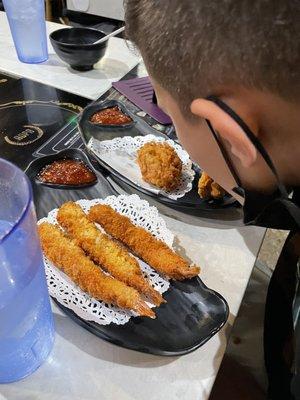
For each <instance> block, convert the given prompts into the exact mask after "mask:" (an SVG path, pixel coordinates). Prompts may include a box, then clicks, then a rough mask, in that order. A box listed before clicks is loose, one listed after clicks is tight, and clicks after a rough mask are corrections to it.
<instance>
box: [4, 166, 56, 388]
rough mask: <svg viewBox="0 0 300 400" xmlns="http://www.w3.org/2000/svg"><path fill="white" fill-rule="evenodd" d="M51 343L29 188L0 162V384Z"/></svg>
mask: <svg viewBox="0 0 300 400" xmlns="http://www.w3.org/2000/svg"><path fill="white" fill-rule="evenodd" d="M53 341H54V324H53V318H52V312H51V306H50V301H49V295H48V289H47V283H46V277H45V270H44V264H43V258H42V252H41V248H40V242H39V238H38V234H37V228H36V216H35V210H34V206H33V202H32V189H31V185H30V182H29V180H28V178H27V176H26V175H25V174H24V173H23V172H22V171H21V170H20V169H18V168H17V167H15V166H14V165H13V164H11V163H9V162H8V161H5V160H3V159H0V383H8V382H13V381H16V380H18V379H21V378H24V377H25V376H27V375H29V374H31V373H32V372H33V371H34V370H36V369H37V368H38V367H39V366H40V365H41V363H42V362H43V361H44V360H45V359H46V358H47V356H48V354H49V352H50V350H51V348H52V346H53ZM0 391H1V389H0Z"/></svg>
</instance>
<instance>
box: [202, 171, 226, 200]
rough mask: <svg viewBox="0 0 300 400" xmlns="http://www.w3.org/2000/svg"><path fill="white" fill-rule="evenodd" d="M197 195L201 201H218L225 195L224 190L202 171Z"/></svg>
mask: <svg viewBox="0 0 300 400" xmlns="http://www.w3.org/2000/svg"><path fill="white" fill-rule="evenodd" d="M198 193H199V196H200V197H201V198H202V199H210V198H214V199H220V198H222V197H223V196H224V195H225V190H224V189H223V188H222V187H221V186H220V185H219V184H218V183H217V182H215V181H214V180H213V179H212V178H211V177H210V176H208V175H207V173H206V172H204V171H203V172H202V174H201V177H200V179H199V182H198Z"/></svg>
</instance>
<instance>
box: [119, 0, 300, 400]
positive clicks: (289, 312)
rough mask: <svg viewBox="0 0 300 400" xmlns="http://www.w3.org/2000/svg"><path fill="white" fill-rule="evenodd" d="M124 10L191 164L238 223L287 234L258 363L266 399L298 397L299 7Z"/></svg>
mask: <svg viewBox="0 0 300 400" xmlns="http://www.w3.org/2000/svg"><path fill="white" fill-rule="evenodd" d="M125 10H126V12H125V21H126V31H127V36H128V39H129V40H131V41H132V42H133V43H134V44H135V45H136V46H137V48H138V49H139V50H140V52H141V54H142V57H143V59H144V62H145V64H146V67H147V69H148V71H149V75H150V78H151V80H152V83H153V86H154V88H155V92H156V94H157V98H158V103H159V106H160V107H161V108H162V109H163V110H164V111H165V112H166V113H167V114H169V116H170V117H171V118H172V121H173V123H174V125H175V128H176V132H177V134H178V137H179V139H180V141H181V143H182V145H183V146H184V147H185V148H186V150H187V151H188V152H189V153H190V156H191V158H192V159H193V160H194V161H195V162H197V163H198V164H199V165H200V166H201V167H202V168H203V169H204V170H205V171H206V172H207V173H208V174H209V175H210V176H211V177H212V178H213V179H214V180H216V181H217V182H218V183H219V184H220V185H221V186H223V187H224V188H225V189H226V190H227V191H228V192H229V193H231V194H232V195H233V196H235V197H236V198H237V199H238V200H239V201H240V202H241V203H242V204H243V210H244V222H245V223H246V224H256V225H260V226H266V227H274V228H281V229H289V230H291V233H290V236H289V239H288V241H287V242H286V245H285V248H284V250H283V252H282V254H281V257H280V260H279V263H278V266H277V267H276V270H275V272H274V274H273V277H272V280H271V283H270V287H269V292H268V298H267V304H266V318H265V359H266V367H267V372H268V376H269V398H270V399H280V400H288V399H292V398H296V399H300V388H299V386H300V371H299V368H300V327H299V318H298V314H299V308H300V305H299V299H300V297H299V295H298V296H297V295H296V293H297V282H298V278H297V263H298V264H299V256H300V238H299V236H300V235H299V229H300V209H299V205H300V189H299V187H300V134H299V126H300V68H299V66H300V30H299V21H300V1H298V0H286V1H277V0H256V1H251V0H219V1H217V0H210V1H206V0H184V1H183V0H127V1H125ZM292 343H296V345H295V346H293V345H292ZM289 345H290V347H289ZM291 354H292V357H290V355H291ZM292 392H293V394H292Z"/></svg>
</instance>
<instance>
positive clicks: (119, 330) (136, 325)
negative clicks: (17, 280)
mask: <svg viewBox="0 0 300 400" xmlns="http://www.w3.org/2000/svg"><path fill="white" fill-rule="evenodd" d="M62 154H64V155H69V156H70V155H71V154H73V155H74V154H75V153H74V152H73V150H71V149H70V150H69V152H68V153H66V151H64V152H60V153H58V154H57V155H56V157H60V158H61V156H62ZM50 157H51V159H52V156H47V157H43V158H40V159H37V160H35V161H33V162H32V163H31V164H30V165H29V166H28V168H27V169H26V174H27V175H28V177H29V178H30V180H31V183H32V186H33V193H34V202H35V206H36V211H37V216H38V219H40V218H43V217H46V216H47V214H48V212H49V211H51V210H53V209H54V208H57V207H60V206H61V205H62V204H63V203H64V202H66V201H76V200H79V199H89V200H91V199H94V198H105V197H107V196H109V195H117V194H118V193H117V192H116V191H115V190H114V189H113V188H112V186H111V185H110V184H109V182H108V181H107V179H106V176H107V172H106V171H105V170H104V171H103V172H100V171H96V175H97V183H96V184H95V185H93V186H90V187H86V188H81V189H69V190H66V189H59V188H54V187H49V186H45V185H41V184H39V183H37V181H36V179H35V177H36V174H37V173H38V172H39V170H40V168H41V163H40V161H41V159H43V162H45V163H49V159H50ZM91 162H92V164H93V160H91ZM164 298H165V299H166V300H167V303H166V304H163V305H162V306H160V307H159V308H156V309H155V312H156V315H157V317H156V319H155V320H152V319H150V318H144V317H135V318H131V319H130V321H129V322H128V323H127V324H125V325H115V324H110V325H108V326H105V325H99V324H96V323H94V322H91V321H85V320H83V319H81V318H80V317H79V316H78V315H77V314H75V313H74V312H73V311H72V310H70V309H68V308H66V307H64V306H63V305H62V304H60V303H58V302H57V301H56V300H55V299H54V300H55V301H56V302H57V304H58V306H59V307H60V308H62V309H63V311H64V312H65V313H66V314H67V315H68V316H70V317H71V318H72V319H73V320H74V321H75V322H76V323H78V324H79V325H81V326H83V327H84V328H86V329H87V330H89V331H90V332H92V333H94V334H95V335H97V336H99V337H100V338H102V339H104V340H107V341H109V342H111V343H114V344H116V345H118V346H121V347H125V348H128V349H133V350H136V351H140V352H144V353H151V354H156V355H163V356H175V355H182V354H187V353H189V352H191V351H193V350H196V349H197V348H198V347H200V346H202V345H203V344H204V343H205V342H207V341H208V340H209V339H210V338H211V337H212V336H213V335H214V334H216V333H217V332H218V331H219V330H220V329H221V328H222V326H223V325H224V324H225V322H226V320H227V318H228V313H229V308H228V304H227V302H226V300H225V299H224V298H223V297H222V296H221V295H220V294H218V293H217V292H215V291H213V290H211V289H209V288H207V287H206V286H205V285H204V283H203V282H202V281H201V279H200V278H194V279H191V280H185V281H182V282H171V284H170V288H169V290H168V291H167V292H165V293H164Z"/></svg>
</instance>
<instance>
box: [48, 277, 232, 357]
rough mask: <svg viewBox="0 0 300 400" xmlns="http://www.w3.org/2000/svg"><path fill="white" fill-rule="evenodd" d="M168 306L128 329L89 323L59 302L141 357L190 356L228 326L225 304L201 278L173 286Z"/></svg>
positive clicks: (96, 331) (97, 332) (133, 320)
mask: <svg viewBox="0 0 300 400" xmlns="http://www.w3.org/2000/svg"><path fill="white" fill-rule="evenodd" d="M164 298H165V299H166V300H167V303H166V304H163V305H161V306H160V307H158V308H156V309H155V312H156V319H154V320H153V319H150V318H146V317H135V318H131V319H130V320H129V322H127V324H125V325H115V324H110V325H106V326H105V325H99V324H96V323H95V322H91V321H86V320H84V319H82V318H80V317H78V315H77V314H75V313H74V312H73V311H72V310H70V309H69V308H66V307H65V306H63V305H62V304H60V303H59V302H57V301H56V304H57V305H58V306H59V307H60V308H61V309H63V311H64V312H65V313H66V314H67V315H69V316H70V317H71V318H72V319H73V320H74V321H75V322H77V323H78V324H79V325H81V326H82V327H84V328H86V329H87V330H88V331H90V332H92V333H93V334H95V335H97V336H99V337H100V338H101V339H104V340H106V341H108V342H110V343H113V344H116V345H117V346H121V347H125V348H127V349H131V350H136V351H139V352H142V353H149V354H155V355H160V356H179V355H184V354H188V353H191V352H192V351H194V350H196V349H197V348H199V347H200V346H202V345H203V344H204V343H206V342H207V341H208V340H209V339H210V338H212V336H214V335H215V334H216V333H217V332H218V331H219V330H220V329H221V328H222V327H223V325H224V324H225V322H226V321H227V318H228V314H229V308H228V304H227V302H226V300H225V299H224V298H223V297H222V296H221V295H220V294H218V293H217V292H215V291H213V290H211V289H209V288H208V287H207V286H205V285H204V283H203V282H202V281H201V279H200V278H194V279H190V280H186V281H183V282H172V283H171V285H170V288H169V290H168V291H167V292H166V293H164Z"/></svg>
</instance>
